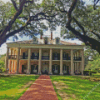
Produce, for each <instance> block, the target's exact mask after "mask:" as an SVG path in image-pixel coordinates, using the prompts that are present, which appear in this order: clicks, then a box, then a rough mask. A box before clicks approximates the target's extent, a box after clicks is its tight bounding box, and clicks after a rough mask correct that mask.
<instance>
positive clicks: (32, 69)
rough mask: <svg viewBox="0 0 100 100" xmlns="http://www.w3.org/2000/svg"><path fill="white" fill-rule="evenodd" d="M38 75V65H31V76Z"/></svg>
mask: <svg viewBox="0 0 100 100" xmlns="http://www.w3.org/2000/svg"><path fill="white" fill-rule="evenodd" d="M37 73H38V65H31V74H37Z"/></svg>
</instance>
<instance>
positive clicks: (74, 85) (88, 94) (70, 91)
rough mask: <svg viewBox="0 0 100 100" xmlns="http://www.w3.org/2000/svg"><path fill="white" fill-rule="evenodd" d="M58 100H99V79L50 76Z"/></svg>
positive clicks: (94, 77)
mask: <svg viewBox="0 0 100 100" xmlns="http://www.w3.org/2000/svg"><path fill="white" fill-rule="evenodd" d="M50 78H51V80H52V83H53V85H54V89H55V91H56V93H57V96H58V99H59V100H66V99H67V100H100V77H96V76H50Z"/></svg>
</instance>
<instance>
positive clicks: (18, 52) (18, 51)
mask: <svg viewBox="0 0 100 100" xmlns="http://www.w3.org/2000/svg"><path fill="white" fill-rule="evenodd" d="M19 54H20V48H18V50H17V71H16V73H17V74H19Z"/></svg>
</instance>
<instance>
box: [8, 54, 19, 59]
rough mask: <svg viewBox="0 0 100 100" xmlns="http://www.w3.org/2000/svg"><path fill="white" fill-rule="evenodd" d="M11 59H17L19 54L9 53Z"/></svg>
mask: <svg viewBox="0 0 100 100" xmlns="http://www.w3.org/2000/svg"><path fill="white" fill-rule="evenodd" d="M9 59H17V55H9Z"/></svg>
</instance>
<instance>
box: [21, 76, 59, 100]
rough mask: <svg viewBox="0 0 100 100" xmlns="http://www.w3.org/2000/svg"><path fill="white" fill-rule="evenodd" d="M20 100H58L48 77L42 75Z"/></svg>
mask: <svg viewBox="0 0 100 100" xmlns="http://www.w3.org/2000/svg"><path fill="white" fill-rule="evenodd" d="M19 100H58V99H57V95H56V92H55V91H54V88H53V85H52V82H51V80H50V77H49V76H48V75H41V76H40V77H39V78H38V79H37V80H36V81H35V82H34V83H33V84H32V85H31V86H30V87H29V89H28V90H27V91H26V92H25V93H24V94H23V95H22V96H21V97H20V98H19Z"/></svg>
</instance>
